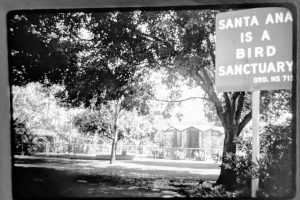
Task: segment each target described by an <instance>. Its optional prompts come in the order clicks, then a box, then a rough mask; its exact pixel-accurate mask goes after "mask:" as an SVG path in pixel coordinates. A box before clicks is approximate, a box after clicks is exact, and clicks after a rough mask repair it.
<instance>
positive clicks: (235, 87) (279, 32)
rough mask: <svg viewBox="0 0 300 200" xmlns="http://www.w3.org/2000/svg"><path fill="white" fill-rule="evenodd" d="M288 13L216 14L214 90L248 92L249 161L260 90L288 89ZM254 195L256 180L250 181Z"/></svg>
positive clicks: (256, 128) (254, 151) (254, 147)
mask: <svg viewBox="0 0 300 200" xmlns="http://www.w3.org/2000/svg"><path fill="white" fill-rule="evenodd" d="M292 22H293V18H292V14H291V12H290V11H289V10H288V9H287V8H283V7H265V8H254V9H245V10H238V11H232V12H224V13H219V14H217V16H216V71H215V77H216V89H217V91H218V92H234V91H249V92H252V123H253V136H252V161H253V163H254V164H255V165H257V164H258V162H257V161H258V159H259V108H260V91H261V90H275V89H276V90H277V89H291V88H292V78H293V77H292V69H293V60H292V55H293V52H292V38H293V37H292V24H293V23H292ZM251 185H252V193H251V195H252V197H256V193H257V190H258V185H259V180H258V179H253V180H252V184H251Z"/></svg>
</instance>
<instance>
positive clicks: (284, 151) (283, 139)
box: [223, 123, 295, 198]
mask: <svg viewBox="0 0 300 200" xmlns="http://www.w3.org/2000/svg"><path fill="white" fill-rule="evenodd" d="M260 143H261V144H260V159H259V162H258V166H254V165H252V163H251V138H248V139H247V140H240V139H239V140H237V154H236V155H232V154H228V155H226V157H225V161H226V162H224V163H223V165H224V167H226V168H231V169H233V170H234V171H235V172H236V174H237V185H236V189H237V190H239V195H241V196H249V195H250V186H251V178H254V177H259V179H260V182H259V188H260V189H259V191H258V196H259V197H266V198H272V197H273V198H274V197H276V198H283V197H284V198H287V197H290V196H291V195H292V192H293V188H294V186H295V185H293V177H294V175H293V154H292V139H291V126H290V123H287V124H286V125H272V124H270V125H268V126H266V127H265V128H264V130H263V132H262V133H261V136H260ZM253 166H254V167H253Z"/></svg>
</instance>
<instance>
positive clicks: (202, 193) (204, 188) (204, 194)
mask: <svg viewBox="0 0 300 200" xmlns="http://www.w3.org/2000/svg"><path fill="white" fill-rule="evenodd" d="M189 196H190V197H201V198H233V197H236V193H234V192H228V191H226V190H225V188H224V187H223V186H221V185H216V186H215V185H213V184H211V183H209V182H203V183H202V184H200V187H197V188H195V189H194V190H192V191H189Z"/></svg>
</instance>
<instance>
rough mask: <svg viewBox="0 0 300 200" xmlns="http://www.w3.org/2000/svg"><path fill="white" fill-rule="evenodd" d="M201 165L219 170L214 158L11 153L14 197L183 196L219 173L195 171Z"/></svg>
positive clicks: (204, 168) (203, 168)
mask: <svg viewBox="0 0 300 200" xmlns="http://www.w3.org/2000/svg"><path fill="white" fill-rule="evenodd" d="M177 162H178V161H177ZM211 168H213V169H211ZM189 170H190V171H194V172H195V173H194V174H192V173H190V171H189ZM197 170H198V171H197ZM201 170H204V171H202V173H205V172H206V171H209V170H218V169H217V164H203V163H197V162H194V163H193V162H185V163H184V162H182V163H180V162H179V163H176V162H171V161H164V160H158V161H156V160H148V161H147V160H135V161H118V162H117V163H116V164H115V165H109V162H108V161H97V160H89V161H86V160H72V159H53V158H51V159H44V158H42V159H40V158H33V157H25V158H17V159H15V167H14V168H13V192H14V197H15V199H24V198H25V199H41V198H55V199H57V198H78V197H79V198H80V197H88V198H89V197H92V198H93V197H186V196H188V192H187V188H189V190H190V189H191V187H192V188H193V187H194V188H195V187H197V186H199V181H200V182H201V181H202V180H211V181H214V180H215V179H216V178H217V175H218V174H197V173H198V172H201ZM205 170H206V171H205ZM196 172H197V173H196Z"/></svg>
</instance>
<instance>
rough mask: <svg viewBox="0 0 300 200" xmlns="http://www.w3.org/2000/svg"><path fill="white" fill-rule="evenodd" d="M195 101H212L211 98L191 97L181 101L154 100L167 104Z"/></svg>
mask: <svg viewBox="0 0 300 200" xmlns="http://www.w3.org/2000/svg"><path fill="white" fill-rule="evenodd" d="M193 99H203V100H207V101H209V100H210V99H209V98H206V97H189V98H186V99H180V100H164V99H157V98H154V99H153V100H155V101H161V102H166V103H180V102H183V101H188V100H193Z"/></svg>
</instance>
